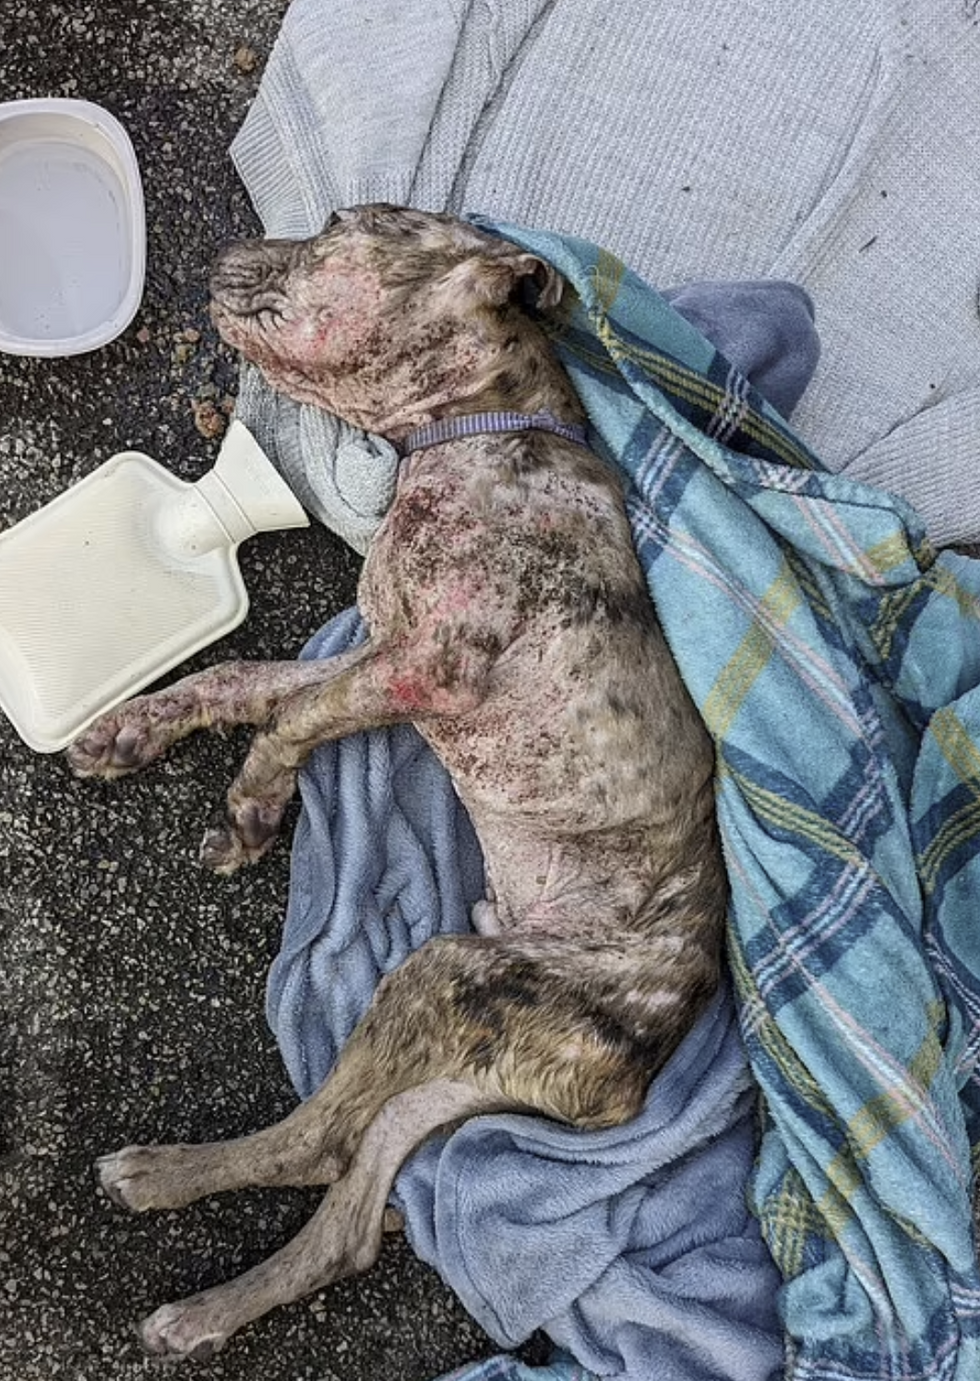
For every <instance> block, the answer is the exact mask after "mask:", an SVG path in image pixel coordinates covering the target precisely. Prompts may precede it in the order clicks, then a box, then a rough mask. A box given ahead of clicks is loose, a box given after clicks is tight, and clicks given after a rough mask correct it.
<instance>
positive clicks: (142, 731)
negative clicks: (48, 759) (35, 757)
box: [68, 715, 165, 777]
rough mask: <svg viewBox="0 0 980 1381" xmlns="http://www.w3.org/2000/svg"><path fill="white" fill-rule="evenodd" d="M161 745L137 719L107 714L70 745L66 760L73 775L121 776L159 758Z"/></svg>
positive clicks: (161, 749)
mask: <svg viewBox="0 0 980 1381" xmlns="http://www.w3.org/2000/svg"><path fill="white" fill-rule="evenodd" d="M164 746H165V745H162V744H159V743H157V742H155V741H154V737H153V735H152V734H151V733H150V731H149V729H148V728H147V727H146V726H145V725H143V724H140V723H139V721H138V720H126V719H121V718H119V717H117V716H115V715H106V716H105V717H104V718H103V719H99V720H96V722H95V723H94V724H93V725H92V726H91V728H89V729H86V730H84V732H83V733H81V734H80V735H79V737H78V738H77V739H76V740H75V742H74V743H72V744H71V745H70V746H69V748H68V762H69V765H70V766H71V769H72V771H73V772H74V774H75V776H76V777H122V776H125V775H126V774H127V773H128V772H137V771H138V770H139V769H140V768H141V767H144V766H145V765H146V764H147V763H148V762H152V761H153V759H154V758H156V757H159V755H160V753H161V752H162V751H163V747H164Z"/></svg>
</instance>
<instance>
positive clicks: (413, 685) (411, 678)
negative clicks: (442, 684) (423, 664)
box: [388, 672, 432, 711]
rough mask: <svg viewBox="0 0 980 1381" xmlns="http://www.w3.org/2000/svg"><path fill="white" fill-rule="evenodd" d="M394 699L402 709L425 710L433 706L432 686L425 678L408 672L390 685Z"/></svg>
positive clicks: (392, 678) (396, 677)
mask: <svg viewBox="0 0 980 1381" xmlns="http://www.w3.org/2000/svg"><path fill="white" fill-rule="evenodd" d="M388 686H389V689H390V692H391V696H392V699H393V700H394V702H395V704H396V705H397V706H399V707H400V708H401V709H404V710H407V711H412V710H424V709H426V708H428V707H429V706H430V705H431V704H432V685H431V683H430V682H429V681H428V680H427V678H426V677H424V676H419V675H412V673H411V672H406V673H405V674H404V675H401V676H392V677H391V679H390V681H389V683H388Z"/></svg>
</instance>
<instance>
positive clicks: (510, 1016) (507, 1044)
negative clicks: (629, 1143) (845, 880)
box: [99, 934, 697, 1211]
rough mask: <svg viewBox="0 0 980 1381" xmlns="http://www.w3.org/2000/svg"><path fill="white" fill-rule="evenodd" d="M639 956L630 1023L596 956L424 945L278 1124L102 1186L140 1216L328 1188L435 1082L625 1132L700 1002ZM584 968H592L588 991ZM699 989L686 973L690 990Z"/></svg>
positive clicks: (115, 1175)
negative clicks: (201, 1202) (386, 1118)
mask: <svg viewBox="0 0 980 1381" xmlns="http://www.w3.org/2000/svg"><path fill="white" fill-rule="evenodd" d="M644 947H645V950H646V951H648V953H643V952H638V953H636V954H630V953H622V954H620V956H619V962H620V964H621V965H623V964H625V965H626V966H627V967H628V968H629V971H630V974H631V979H630V982H631V988H632V990H633V991H634V992H635V993H636V994H637V995H638V997H637V1001H638V1002H642V1004H643V1006H642V1010H640V1009H638V1010H637V1011H636V1012H633V1011H631V1010H627V1009H625V1008H624V1005H623V1003H622V1001H621V1000H619V999H618V997H617V992H618V990H619V988H621V984H617V985H616V990H615V991H613V992H612V993H611V995H610V996H609V998H608V999H607V998H605V997H603V996H602V995H601V993H600V991H599V987H600V980H599V974H598V969H599V966H600V965H601V963H602V959H601V957H600V956H598V955H591V956H590V955H586V956H584V957H583V955H582V953H581V948H580V946H577V945H576V944H575V943H574V942H562V941H557V940H555V941H542V940H539V939H537V938H532V939H530V940H520V939H518V938H516V937H511V936H509V935H506V934H505V935H502V936H499V937H492V938H485V937H481V936H475V935H457V936H443V937H440V938H437V939H434V940H430V941H429V942H428V943H427V944H425V945H423V946H422V948H421V949H419V950H417V951H416V952H415V953H414V954H412V955H410V956H409V958H408V959H406V960H405V962H404V963H403V964H401V965H400V966H399V967H398V968H397V969H396V970H394V972H393V973H391V974H389V975H388V976H387V977H386V978H384V979H383V980H382V981H381V983H380V984H379V985H378V989H377V991H376V993H375V995H374V999H373V1001H372V1003H371V1006H370V1008H369V1009H368V1011H367V1013H366V1014H365V1015H364V1017H363V1018H362V1020H361V1021H360V1022H359V1023H358V1025H357V1026H356V1027H355V1028H354V1031H353V1032H352V1034H351V1036H350V1038H349V1040H348V1041H347V1044H346V1045H345V1047H344V1049H343V1051H342V1053H341V1056H340V1058H339V1060H338V1061H337V1064H336V1066H335V1067H334V1069H333V1071H332V1073H331V1074H330V1075H329V1076H328V1078H327V1079H326V1080H325V1082H324V1083H323V1084H322V1085H321V1086H320V1088H319V1089H318V1090H317V1091H316V1092H315V1093H314V1094H313V1095H312V1097H310V1098H308V1099H307V1100H306V1101H305V1102H304V1103H301V1104H300V1105H299V1106H298V1107H297V1108H295V1109H294V1111H293V1112H292V1113H290V1114H289V1116H288V1117H286V1118H284V1119H283V1121H281V1122H279V1123H276V1124H275V1125H274V1126H272V1127H267V1128H265V1129H264V1130H263V1131H259V1132H255V1133H253V1134H252V1135H251V1136H246V1137H241V1138H238V1139H237V1140H232V1141H225V1142H210V1143H206V1144H203V1145H200V1146H194V1145H173V1146H130V1147H126V1148H124V1149H123V1150H121V1151H118V1152H116V1153H115V1154H113V1155H110V1156H106V1157H104V1158H103V1159H102V1160H101V1161H100V1162H99V1172H100V1178H101V1182H102V1185H103V1188H104V1189H105V1191H106V1193H107V1194H108V1195H109V1196H110V1197H111V1198H112V1199H114V1200H115V1201H116V1202H118V1203H120V1204H122V1205H123V1206H124V1207H127V1208H131V1209H135V1210H137V1211H142V1210H145V1209H170V1208H181V1207H183V1206H184V1205H186V1204H189V1203H191V1202H193V1201H194V1200H195V1199H198V1198H201V1197H203V1196H205V1195H211V1194H218V1193H222V1192H224V1191H227V1190H235V1189H243V1188H246V1187H247V1186H250V1185H312V1184H329V1183H333V1182H334V1181H336V1180H338V1179H339V1178H340V1177H341V1175H343V1174H344V1173H345V1172H346V1170H347V1167H348V1166H349V1165H350V1163H351V1161H352V1159H353V1157H354V1155H355V1154H356V1151H357V1148H358V1146H359V1144H360V1141H361V1138H362V1136H363V1135H364V1133H365V1131H366V1129H367V1128H368V1127H369V1126H370V1125H371V1123H372V1122H373V1121H374V1119H375V1118H376V1117H377V1116H378V1115H379V1114H380V1113H381V1111H382V1110H383V1109H384V1107H385V1106H386V1104H387V1103H388V1101H389V1100H390V1099H392V1098H395V1097H397V1096H399V1095H400V1094H402V1093H404V1092H406V1091H407V1090H408V1089H411V1088H415V1087H418V1086H421V1085H424V1084H428V1083H431V1082H433V1081H438V1080H445V1079H449V1080H462V1081H465V1082H467V1083H468V1084H469V1085H470V1086H471V1087H473V1088H474V1089H476V1090H478V1091H479V1092H480V1094H481V1096H483V1095H486V1096H488V1097H489V1098H490V1099H491V1100H492V1102H493V1105H494V1106H495V1107H500V1108H503V1107H508V1108H525V1109H536V1110H537V1111H539V1112H543V1113H545V1114H547V1115H549V1116H551V1117H556V1118H559V1119H561V1120H562V1121H565V1122H569V1123H573V1124H578V1125H581V1126H591V1127H599V1126H612V1125H615V1124H617V1123H620V1122H623V1121H626V1120H627V1119H628V1118H630V1117H632V1116H633V1115H635V1113H636V1112H637V1111H638V1110H639V1108H640V1106H641V1104H642V1101H643V1096H644V1094H645V1092H646V1088H647V1085H648V1083H649V1080H650V1077H651V1073H652V1070H653V1068H654V1067H655V1065H656V1064H657V1063H659V1056H662V1055H663V1054H664V1053H665V1052H667V1051H668V1050H669V1047H670V1046H671V1045H672V1044H673V1043H676V1036H677V1034H678V1032H679V1031H680V1030H681V1029H682V1026H683V1025H684V1024H686V1021H685V1019H686V1018H688V1017H689V1016H690V1007H689V1004H688V1003H687V1002H686V1001H685V1000H684V999H685V998H690V999H691V1000H692V1001H693V1000H694V996H695V995H694V994H693V993H687V994H685V993H683V992H671V993H670V994H666V993H665V992H659V991H658V990H657V979H656V977H655V971H656V969H657V967H658V963H659V961H658V956H657V949H656V943H655V941H654V940H649V941H645V942H644ZM696 948H697V947H696V946H692V949H694V950H695V952H696ZM583 963H585V964H587V965H589V964H591V965H592V967H593V968H594V969H596V973H595V974H594V975H593V976H592V978H591V979H590V981H589V982H587V983H583V980H582V975H581V966H582V964H583ZM696 981H697V978H696V975H695V974H694V971H693V969H692V977H691V980H690V981H689V984H688V986H689V987H693V986H694V983H695V982H696ZM676 982H677V980H676V978H675V985H676ZM645 986H646V987H649V989H650V993H651V996H650V997H649V998H647V997H645V996H643V994H644V991H645ZM668 997H669V1000H667V999H668Z"/></svg>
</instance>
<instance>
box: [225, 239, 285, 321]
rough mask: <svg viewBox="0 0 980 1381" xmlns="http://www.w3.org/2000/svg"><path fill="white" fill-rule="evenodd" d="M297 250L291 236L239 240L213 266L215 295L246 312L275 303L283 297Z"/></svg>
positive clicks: (229, 306) (230, 307)
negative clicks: (284, 282)
mask: <svg viewBox="0 0 980 1381" xmlns="http://www.w3.org/2000/svg"><path fill="white" fill-rule="evenodd" d="M294 251H295V242H294V241H291V240H238V241H235V242H234V243H232V244H229V245H226V246H225V248H224V249H223V250H221V252H220V253H219V254H218V257H217V259H216V260H215V262H214V266H213V267H212V269H211V276H210V280H209V287H210V290H211V296H212V297H213V298H214V300H215V301H216V302H218V303H220V304H221V306H222V307H224V308H226V309H227V310H228V311H231V312H235V313H236V314H237V315H242V316H244V315H248V314H251V313H253V312H257V311H260V310H261V309H262V308H263V307H269V306H273V305H274V304H275V303H276V302H277V301H278V300H279V299H280V298H281V297H282V292H283V280H284V278H285V276H286V274H287V273H288V272H289V269H290V267H291V264H292V259H293V254H294Z"/></svg>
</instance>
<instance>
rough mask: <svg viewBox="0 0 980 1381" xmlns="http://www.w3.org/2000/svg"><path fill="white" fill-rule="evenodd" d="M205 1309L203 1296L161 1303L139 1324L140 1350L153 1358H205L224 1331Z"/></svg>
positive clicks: (221, 1341)
mask: <svg viewBox="0 0 980 1381" xmlns="http://www.w3.org/2000/svg"><path fill="white" fill-rule="evenodd" d="M207 1312H208V1311H207V1306H206V1304H205V1303H204V1298H203V1296H196V1297H195V1298H193V1299H189V1300H178V1301H177V1303H175V1304H165V1305H163V1306H162V1307H161V1308H160V1309H158V1310H157V1311H156V1313H154V1314H151V1315H150V1317H149V1318H148V1319H144V1321H143V1323H142V1324H141V1325H140V1328H139V1338H140V1343H141V1344H142V1347H143V1351H144V1352H145V1353H147V1355H148V1356H150V1357H156V1358H171V1359H173V1360H177V1359H178V1358H182V1357H186V1358H190V1359H192V1360H194V1361H196V1362H206V1361H208V1360H209V1359H210V1358H212V1357H213V1356H214V1354H215V1353H216V1352H217V1351H218V1349H219V1348H221V1347H222V1346H223V1345H224V1344H225V1342H227V1339H228V1335H227V1333H224V1332H223V1331H222V1330H221V1329H219V1328H216V1327H215V1326H214V1324H213V1323H211V1322H209V1320H208V1317H207Z"/></svg>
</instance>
